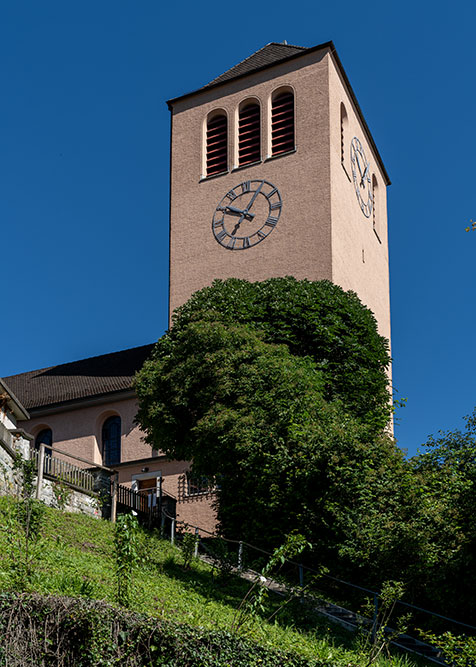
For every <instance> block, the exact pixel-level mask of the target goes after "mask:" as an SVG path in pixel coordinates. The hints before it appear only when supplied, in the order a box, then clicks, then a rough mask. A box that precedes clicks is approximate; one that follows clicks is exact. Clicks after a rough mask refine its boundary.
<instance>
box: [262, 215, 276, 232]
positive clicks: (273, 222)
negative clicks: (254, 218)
mask: <svg viewBox="0 0 476 667" xmlns="http://www.w3.org/2000/svg"><path fill="white" fill-rule="evenodd" d="M277 222H278V218H273V217H271V216H270V217H269V218H268V219H267V220H266V222H265V223H264V224H265V226H268V227H272V228H273V229H274V228H275V227H276V225H277Z"/></svg>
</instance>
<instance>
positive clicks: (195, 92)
mask: <svg viewBox="0 0 476 667" xmlns="http://www.w3.org/2000/svg"><path fill="white" fill-rule="evenodd" d="M326 48H330V49H335V47H334V43H333V42H332V41H331V42H324V43H323V44H318V45H317V46H311V47H310V48H308V49H306V50H305V51H303V52H302V53H293V54H292V55H290V56H288V57H287V58H283V59H282V60H278V61H276V62H275V63H271V64H270V65H262V66H261V67H257V68H256V69H254V70H253V71H252V72H243V74H237V75H236V76H234V77H232V78H231V79H226V80H225V81H218V82H217V83H212V84H210V85H208V86H206V87H203V86H202V87H201V88H197V89H196V90H192V91H191V92H190V93H185V94H184V95H179V96H178V97H172V98H171V99H170V100H167V106H168V107H169V109H170V111H172V107H173V105H174V104H175V103H176V102H180V101H181V100H185V99H186V98H187V97H192V96H193V95H198V93H204V92H206V91H208V90H214V89H215V88H219V87H220V86H225V85H226V84H227V83H230V81H236V80H237V79H243V78H244V77H245V76H250V75H251V74H255V73H256V72H262V71H263V70H265V69H269V68H270V67H274V66H275V65H281V64H282V63H287V62H289V61H290V60H295V59H296V58H300V57H301V56H303V55H305V54H307V53H313V52H314V51H319V50H322V49H326Z"/></svg>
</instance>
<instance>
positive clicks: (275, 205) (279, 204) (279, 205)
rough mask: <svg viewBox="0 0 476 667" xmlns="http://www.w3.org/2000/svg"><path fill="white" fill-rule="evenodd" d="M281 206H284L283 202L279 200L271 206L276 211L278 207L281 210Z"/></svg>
mask: <svg viewBox="0 0 476 667" xmlns="http://www.w3.org/2000/svg"><path fill="white" fill-rule="evenodd" d="M281 206H282V204H281V202H280V201H277V202H275V203H274V204H271V205H270V207H269V208H270V209H271V210H272V211H276V209H279V210H281Z"/></svg>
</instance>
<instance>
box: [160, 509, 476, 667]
mask: <svg viewBox="0 0 476 667" xmlns="http://www.w3.org/2000/svg"><path fill="white" fill-rule="evenodd" d="M166 518H167V519H168V520H169V522H170V541H171V543H172V544H174V543H175V541H176V537H177V536H176V531H177V528H178V527H179V526H180V527H181V528H182V530H183V531H190V530H192V531H193V532H195V535H196V536H197V543H196V549H195V555H198V552H199V549H200V550H201V551H202V553H203V554H204V555H205V556H208V557H210V555H211V556H212V559H213V560H217V558H216V557H217V554H214V553H213V552H214V546H213V542H214V541H216V540H218V541H220V542H222V543H223V544H224V545H226V547H227V549H226V550H225V551H226V553H225V556H224V554H223V550H222V549H219V550H218V551H219V552H220V553H218V560H221V559H223V558H228V559H229V561H230V562H231V563H232V564H233V566H234V568H235V569H236V570H237V572H238V573H241V572H245V571H247V572H248V573H252V574H254V575H258V573H259V570H260V569H261V568H262V567H263V565H264V564H265V562H266V561H267V560H268V558H269V557H270V556H272V553H271V552H269V551H267V550H265V549H262V548H260V547H256V546H254V545H252V544H249V543H248V542H245V541H244V540H233V539H229V538H224V537H222V536H219V535H216V534H215V533H211V532H210V531H207V530H206V529H204V528H201V527H200V526H193V525H191V524H188V523H186V522H184V521H180V520H178V519H176V518H175V517H172V516H169V515H166ZM162 525H163V521H162ZM207 536H208V537H207ZM228 545H229V546H228ZM285 561H286V565H287V566H288V567H287V570H286V569H285V570H284V571H283V575H284V577H285V581H286V582H287V583H285V584H284V585H285V586H287V585H291V586H294V585H296V584H298V585H299V586H300V587H301V588H302V587H303V585H304V584H305V583H307V584H308V585H307V586H306V591H307V593H306V596H307V595H310V596H311V597H313V598H314V599H315V600H321V601H324V602H325V604H329V607H330V609H331V610H330V612H329V613H328V614H327V615H328V616H330V617H332V616H335V614H336V612H335V610H338V612H337V614H338V615H337V616H336V618H335V620H339V618H340V619H342V618H344V617H345V613H344V614H342V613H340V615H339V612H349V613H350V614H353V615H354V617H355V619H357V620H355V621H354V622H350V623H348V625H349V626H352V625H354V626H358V625H359V622H360V621H359V620H358V619H364V621H365V622H368V625H369V628H371V631H372V632H374V631H375V625H376V622H377V616H378V612H379V607H380V604H381V594H380V592H378V591H374V590H372V589H370V588H366V587H364V586H359V585H358V584H354V583H352V582H350V581H345V580H343V579H340V578H339V577H334V576H332V575H331V574H329V573H326V572H322V571H318V570H316V569H313V568H312V567H309V566H307V565H304V564H302V563H297V562H295V561H293V560H289V559H285ZM313 578H314V580H313ZM314 582H315V583H314ZM309 584H310V585H309ZM352 591H354V592H355V593H356V595H355V596H354V595H353V594H352ZM359 595H360V596H362V600H364V598H365V602H366V603H367V605H368V603H369V602H370V603H371V606H372V607H373V614H372V613H371V616H373V618H371V619H370V618H368V617H367V618H364V617H363V616H362V613H363V612H362V607H361V606H360V603H359V602H358V596H359ZM329 597H330V599H331V600H332V602H331V603H328V600H329ZM362 600H361V601H360V602H362ZM349 604H350V607H351V608H352V607H353V608H354V609H353V610H351V609H349ZM396 606H397V607H403V608H404V609H405V610H406V611H407V612H411V613H412V615H413V616H414V620H415V619H417V620H418V623H417V624H415V623H413V622H412V623H410V627H409V628H408V630H407V632H411V631H412V630H413V632H416V633H417V636H418V628H419V627H423V626H422V625H421V624H420V623H421V621H423V625H428V626H429V627H433V628H434V629H435V630H436V631H437V633H438V632H439V633H442V632H444V631H446V630H450V631H452V632H454V631H458V628H459V632H462V633H465V634H467V635H474V634H475V632H476V626H474V625H471V624H469V623H465V622H463V621H459V620H456V619H454V618H450V617H449V616H446V615H443V614H441V613H438V612H434V611H430V610H429V609H425V608H423V607H419V606H417V605H413V604H411V603H409V602H404V601H403V600H397V601H396ZM324 608H325V605H324ZM321 611H322V609H321ZM365 615H366V614H365ZM424 619H426V621H425V620H424ZM435 622H439V625H437V626H436V627H435ZM408 640H410V641H408ZM392 643H394V644H395V645H397V646H399V647H400V648H404V649H405V650H410V651H413V652H414V653H419V654H421V655H425V656H426V657H427V658H429V659H430V660H433V661H434V662H439V663H440V664H441V658H439V657H438V658H437V659H435V657H434V655H433V656H432V655H431V650H432V651H433V652H436V649H435V648H434V647H431V646H429V645H428V644H425V643H424V642H422V641H421V640H416V639H414V638H412V637H410V636H409V635H407V634H405V635H401V636H400V637H397V638H395V640H394V641H393V642H392ZM421 648H423V649H425V650H424V651H422V650H420V649H421ZM426 648H428V649H430V651H426Z"/></svg>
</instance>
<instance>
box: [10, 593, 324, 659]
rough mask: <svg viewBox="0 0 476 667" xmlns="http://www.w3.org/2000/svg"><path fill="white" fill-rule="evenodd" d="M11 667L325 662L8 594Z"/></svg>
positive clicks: (102, 608)
mask: <svg viewBox="0 0 476 667" xmlns="http://www.w3.org/2000/svg"><path fill="white" fill-rule="evenodd" d="M6 664H8V666H9V667H25V666H26V665H35V667H46V666H47V665H55V666H57V667H66V666H70V665H81V667H102V666H104V667H106V665H112V664H120V665H121V666H122V667H136V666H137V667H139V665H141V666H142V665H150V666H151V667H152V666H156V665H157V666H160V665H164V666H165V665H167V667H198V666H200V667H233V666H235V665H236V666H244V665H246V666H249V667H253V666H255V665H256V666H258V665H259V666H260V667H276V665H280V666H283V667H320V666H321V667H324V665H325V664H328V665H329V667H330V663H323V662H319V661H315V660H312V661H310V660H306V659H304V658H301V657H299V656H295V655H292V654H287V653H282V652H278V651H271V650H269V649H265V648H263V647H260V646H258V645H257V644H254V643H253V642H250V641H247V640H244V639H241V638H236V637H233V636H232V635H230V634H229V633H227V632H216V631H215V632H211V631H208V630H203V629H201V628H192V627H189V626H186V625H180V624H176V623H171V622H167V621H162V620H157V619H152V618H150V617H147V616H145V615H142V614H135V613H132V612H128V611H126V610H119V609H115V608H114V607H111V606H110V605H107V604H106V603H104V602H96V601H92V600H85V599H79V600H77V599H71V598H58V597H42V596H40V595H36V594H35V595H14V594H11V595H10V594H8V595H5V594H4V595H1V596H0V665H6Z"/></svg>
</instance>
